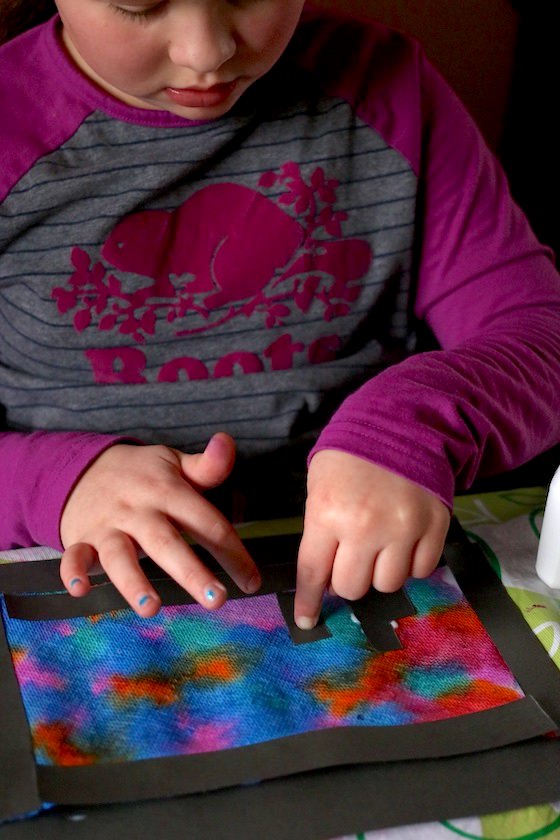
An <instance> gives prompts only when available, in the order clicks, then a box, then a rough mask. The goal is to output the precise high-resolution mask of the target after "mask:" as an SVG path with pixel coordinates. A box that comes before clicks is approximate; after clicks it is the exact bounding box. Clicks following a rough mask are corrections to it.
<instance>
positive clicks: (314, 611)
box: [294, 525, 338, 630]
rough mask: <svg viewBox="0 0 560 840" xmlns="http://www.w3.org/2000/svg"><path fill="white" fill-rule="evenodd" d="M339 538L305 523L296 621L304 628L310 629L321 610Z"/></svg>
mask: <svg viewBox="0 0 560 840" xmlns="http://www.w3.org/2000/svg"><path fill="white" fill-rule="evenodd" d="M337 548H338V540H337V539H336V538H335V537H333V536H330V535H329V534H327V533H326V529H320V528H318V529H315V528H313V527H312V526H311V525H306V526H305V527H304V530H303V537H302V540H301V543H300V547H299V553H298V561H297V580H296V595H295V600H294V621H295V623H296V625H297V626H298V627H299V628H300V629H301V630H311V629H312V628H313V627H315V625H316V624H317V621H318V620H319V615H320V613H321V602H322V600H323V595H324V594H325V589H326V588H327V586H328V585H329V582H330V579H331V570H332V567H333V563H334V558H335V555H336V550H337Z"/></svg>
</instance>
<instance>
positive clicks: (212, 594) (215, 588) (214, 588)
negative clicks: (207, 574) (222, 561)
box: [204, 581, 227, 603]
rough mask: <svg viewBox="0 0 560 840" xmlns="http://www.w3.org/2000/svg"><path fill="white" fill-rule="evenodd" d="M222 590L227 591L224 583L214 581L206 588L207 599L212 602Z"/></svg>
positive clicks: (205, 595)
mask: <svg viewBox="0 0 560 840" xmlns="http://www.w3.org/2000/svg"><path fill="white" fill-rule="evenodd" d="M220 592H227V589H226V588H225V586H224V585H223V584H221V583H218V581H214V583H213V584H212V585H211V586H209V587H208V589H206V590H205V592H204V597H205V598H206V600H207V601H210V603H212V602H213V601H215V600H216V598H217V597H218V595H219V593H220Z"/></svg>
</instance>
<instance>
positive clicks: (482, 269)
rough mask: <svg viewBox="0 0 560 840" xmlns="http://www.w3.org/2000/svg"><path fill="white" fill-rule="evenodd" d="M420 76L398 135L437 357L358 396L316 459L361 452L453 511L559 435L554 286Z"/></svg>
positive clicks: (538, 249)
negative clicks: (417, 111)
mask: <svg viewBox="0 0 560 840" xmlns="http://www.w3.org/2000/svg"><path fill="white" fill-rule="evenodd" d="M421 72H422V74H423V77H422V90H423V101H422V110H423V125H422V127H421V131H418V130H416V131H414V130H412V129H411V127H410V126H405V127H403V126H402V125H401V126H399V125H398V124H396V125H395V127H394V135H395V137H394V138H393V139H394V144H395V145H398V142H397V138H398V137H399V135H400V136H406V137H411V136H414V135H415V134H416V135H417V136H421V137H422V150H421V155H419V159H420V164H419V171H418V176H419V179H420V182H421V194H422V195H423V206H422V207H420V208H419V212H420V213H421V214H422V215H423V229H422V236H421V241H420V242H419V243H418V252H419V261H418V274H417V284H418V285H417V290H416V299H415V315H416V316H417V317H418V319H419V320H422V321H424V322H425V323H427V324H428V326H429V327H430V328H431V330H432V332H433V334H434V335H435V337H436V339H437V341H438V343H439V345H440V346H441V348H442V349H441V350H436V351H433V352H429V353H420V354H418V355H416V356H412V357H410V358H408V359H407V360H405V361H404V362H402V363H401V364H398V365H396V366H394V367H393V368H390V369H388V370H386V371H384V372H383V373H381V374H380V375H378V376H376V377H375V378H374V379H372V380H371V381H370V382H368V383H367V384H366V385H364V386H363V387H362V388H361V389H360V390H359V391H358V392H357V393H355V394H354V395H352V396H350V397H349V398H348V399H347V400H346V401H345V402H344V403H343V405H342V406H341V408H340V409H339V410H338V412H337V413H336V414H335V415H334V417H333V418H332V420H331V422H330V423H329V424H328V426H327V427H326V428H325V430H324V431H323V433H322V435H321V436H320V438H319V441H318V443H317V445H316V446H315V447H314V449H313V450H312V452H311V456H310V457H312V456H313V454H315V452H317V451H319V450H321V449H339V450H343V451H346V452H349V453H352V454H355V455H358V456H360V457H363V458H365V459H367V460H371V461H372V462H374V463H377V464H379V465H381V466H384V467H386V468H388V469H390V470H392V471H394V472H397V473H399V474H400V475H402V476H404V477H406V478H408V479H410V480H411V481H414V482H415V483H417V484H419V485H421V486H423V487H424V488H426V489H428V490H429V491H431V492H432V493H434V494H436V495H437V496H439V498H441V499H442V500H443V501H444V502H445V503H446V504H447V505H448V506H450V507H451V506H452V500H453V494H454V492H455V491H456V490H461V489H465V488H468V487H469V486H470V484H471V483H472V482H473V480H474V478H475V477H476V476H477V475H478V476H483V475H490V474H495V473H499V472H502V471H506V470H508V469H512V468H514V467H515V466H518V465H519V464H521V463H523V462H525V461H527V460H529V459H530V458H532V457H534V456H535V455H537V454H538V453H539V452H541V451H544V450H546V449H547V448H549V447H551V446H553V445H554V444H556V443H557V442H558V441H559V439H560V419H559V418H560V279H559V277H558V274H557V272H556V270H555V268H554V265H553V261H552V259H551V254H550V252H549V251H548V250H547V249H546V248H544V247H543V246H541V245H540V244H539V243H538V241H537V240H536V238H535V236H534V235H533V233H532V231H531V229H530V227H529V224H528V223H527V221H526V219H525V217H524V215H523V213H522V212H521V211H520V209H519V208H518V207H517V206H516V205H515V203H514V202H513V201H512V199H511V197H510V195H509V190H508V185H507V182H506V178H505V176H504V174H503V172H502V170H501V168H500V166H499V165H498V163H497V162H496V160H495V159H494V157H493V155H492V154H491V153H490V152H489V151H488V149H487V148H486V146H485V144H484V142H483V141H482V139H481V137H480V135H479V133H478V131H477V129H476V128H475V127H474V125H473V123H472V120H471V119H470V118H469V116H468V115H467V114H466V112H465V110H464V108H463V107H462V106H461V104H460V103H459V102H458V100H457V98H456V97H455V96H454V94H453V93H452V92H451V91H449V89H448V88H447V86H446V85H445V83H444V82H443V81H442V80H441V79H440V77H439V76H438V75H437V73H436V72H435V71H434V70H433V68H431V67H430V66H429V65H427V64H426V63H423V64H422V69H421ZM403 113H405V114H407V119H409V120H413V119H414V115H413V113H411V111H410V109H405V108H403ZM389 139H391V138H389ZM407 152H408V156H409V158H413V157H414V155H413V154H411V153H410V149H408V150H407Z"/></svg>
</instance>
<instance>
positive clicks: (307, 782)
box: [0, 524, 560, 840]
mask: <svg viewBox="0 0 560 840" xmlns="http://www.w3.org/2000/svg"><path fill="white" fill-rule="evenodd" d="M247 543H248V546H249V550H250V551H251V553H252V554H253V556H256V555H257V556H258V555H259V554H260V555H261V557H263V556H267V557H268V558H269V559H270V558H272V562H271V563H270V562H269V563H268V564H267V569H266V570H265V575H264V576H265V579H266V581H267V584H266V586H265V591H266V589H267V588H268V590H269V591H278V589H277V588H275V587H278V584H279V583H280V586H281V588H282V587H284V588H289V587H290V586H293V571H294V562H293V557H291V558H290V562H289V563H286V562H284V561H280V560H279V557H283V556H285V555H286V552H287V551H288V550H289V551H290V552H292V553H293V548H294V546H297V538H296V537H288V538H286V537H271V538H266V537H263V538H258V539H256V540H248V541H247ZM294 556H295V555H294ZM444 557H445V560H446V562H447V563H448V565H449V567H450V568H451V571H452V572H453V574H454V575H455V578H456V579H457V581H458V583H459V586H460V587H461V589H462V591H463V592H464V594H465V596H466V598H467V600H468V601H469V602H470V603H471V605H472V606H473V608H474V609H475V611H476V612H477V614H478V616H479V618H480V620H481V621H482V623H483V624H484V625H485V627H486V629H487V631H488V632H489V635H490V636H491V637H492V639H493V641H494V643H495V644H496V646H497V647H498V649H499V650H500V653H501V654H502V656H503V658H504V659H505V661H506V662H507V664H508V666H509V667H510V669H511V671H512V672H513V674H514V675H515V677H516V679H517V680H518V682H519V683H520V685H521V686H522V688H523V690H524V692H525V694H526V697H525V698H524V699H522V700H519V701H515V702H513V703H509V704H506V705H504V706H500V707H497V708H496V709H491V710H488V711H486V712H479V713H476V714H474V715H465V716H461V717H458V718H453V719H450V720H447V721H439V722H435V723H431V724H416V725H414V726H409V727H406V726H399V727H382V728H377V727H376V728H372V729H374V730H375V731H374V732H373V733H371V734H372V735H374V736H375V737H373V738H369V737H368V736H369V734H370V733H369V730H368V729H367V728H362V727H359V728H357V729H356V730H353V729H348V728H345V729H343V730H339V731H335V732H334V733H331V732H329V731H327V732H320V733H307V734H305V735H303V736H295V737H294V738H289V739H279V741H278V742H270V743H268V744H261V745H254V747H249V748H247V747H246V748H243V749H241V750H238V749H233V750H227V751H223V752H221V753H217V754H213V755H211V756H204V755H202V756H175V757H172V758H163V759H148V760H144V761H139V762H130V763H126V764H122V763H119V764H114V765H110V764H100V765H93V766H86V767H51V766H42V765H38V766H35V764H34V760H33V754H32V750H31V742H30V735H29V731H28V728H27V722H26V720H25V715H24V713H23V709H22V703H21V696H20V694H19V687H18V686H17V682H16V680H15V674H14V673H13V667H12V664H11V657H10V654H9V651H7V650H6V648H5V641H4V644H2V640H1V639H0V679H1V680H2V684H3V685H4V686H5V688H4V690H3V694H4V702H3V707H4V709H5V710H6V711H5V723H6V725H5V733H6V735H7V736H8V737H6V738H3V739H2V742H1V745H0V766H1V767H2V768H4V767H12V766H13V767H14V768H16V769H17V772H16V773H13V774H12V773H11V772H10V773H9V777H10V786H9V789H7V790H6V791H3V787H4V784H3V783H2V787H0V815H2V816H3V817H4V818H9V817H10V815H15V813H16V812H17V813H21V812H22V811H23V810H26V811H30V812H32V811H35V810H37V809H38V808H39V807H40V806H41V803H42V802H55V803H58V804H61V805H80V806H81V805H92V804H96V803H109V802H117V801H126V800H133V801H134V804H130V805H128V806H126V807H121V808H115V807H113V808H102V809H100V808H94V809H91V810H90V816H91V817H92V818H95V819H93V820H92V822H91V823H88V826H89V825H92V824H93V822H95V823H96V825H97V829H96V830H99V825H100V823H99V820H101V822H102V823H103V824H105V821H106V820H107V819H108V820H109V822H111V824H113V820H114V825H115V827H116V826H117V825H118V824H120V825H121V831H122V825H123V822H122V821H123V820H124V821H125V823H127V821H128V820H130V819H134V820H135V819H136V817H137V816H138V817H139V815H140V814H144V815H145V816H146V815H147V814H148V813H149V814H156V813H159V814H160V815H161V810H160V803H157V802H146V803H144V804H142V803H140V802H138V800H142V799H146V800H148V799H155V798H160V797H166V801H165V807H166V809H168V808H170V807H171V808H172V809H173V814H176V815H179V814H183V815H186V814H188V813H189V812H191V811H192V812H196V814H197V815H198V816H197V826H198V825H200V826H203V825H207V826H209V825H210V824H213V823H215V822H216V816H215V813H214V812H215V809H218V810H220V809H225V810H223V812H222V820H225V821H226V823H228V825H229V828H228V831H227V833H224V834H223V835H222V834H220V833H218V834H217V835H216V830H217V829H216V825H214V827H213V828H212V832H213V834H212V836H213V837H215V836H220V837H221V836H224V837H225V836H227V837H230V838H231V837H239V838H241V837H243V838H245V839H246V838H249V837H252V836H255V837H256V836H257V834H256V833H255V834H251V828H250V826H251V825H253V826H257V825H259V826H260V829H259V832H261V833H262V834H263V836H267V838H271V840H272V839H273V838H279V839H280V838H282V840H284V838H286V840H288V838H289V840H295V838H297V837H299V836H301V837H305V838H310V837H329V836H333V835H334V834H337V833H349V832H356V831H360V830H365V829H371V828H376V827H380V826H382V825H399V824H404V823H407V822H413V821H418V820H424V821H425V820H430V819H442V818H449V817H452V816H457V815H460V814H468V813H478V812H480V811H482V810H497V809H502V808H507V807H521V806H523V805H526V804H535V803H536V802H543V801H548V800H550V799H555V798H558V796H560V778H559V777H558V772H557V769H558V767H559V766H560V741H559V740H558V739H551V738H542V737H539V736H542V735H545V734H546V733H551V732H553V731H556V730H557V729H558V722H559V721H560V671H559V670H558V669H557V668H556V666H555V665H554V663H552V662H551V660H550V659H549V657H548V656H547V654H546V652H545V651H544V649H543V647H542V645H541V644H540V642H539V641H538V640H537V639H536V638H535V637H534V635H533V634H532V632H531V631H530V629H529V628H528V626H527V625H526V623H525V621H524V619H523V617H522V616H521V615H520V613H519V611H518V609H517V607H516V606H515V605H514V604H513V602H512V601H511V600H510V598H509V596H508V595H507V592H506V591H505V589H504V588H503V586H502V585H501V583H500V581H499V580H498V578H497V577H496V575H495V574H494V572H493V571H492V570H491V569H490V567H489V565H488V563H487V562H486V559H485V558H484V555H483V554H482V552H481V550H480V549H479V548H478V546H475V545H473V544H472V543H470V542H469V541H468V540H466V538H465V536H464V534H463V533H462V531H461V530H460V528H459V527H458V526H457V525H456V524H455V525H454V527H453V529H452V531H451V532H450V538H449V540H448V543H447V545H446V549H445V553H444ZM56 565H57V561H36V562H33V563H30V564H21V566H19V568H15V567H14V566H13V565H12V566H5V567H0V590H1V589H2V588H4V591H6V590H10V591H11V592H15V593H17V592H22V591H25V589H26V590H27V591H28V592H29V590H30V589H32V590H34V591H35V592H37V591H42V590H47V591H52V590H53V588H55V587H59V586H60V584H59V582H58V580H57V574H58V571H57V569H56V571H55V568H54V567H55V566H56ZM148 565H149V564H148ZM23 566H25V568H26V569H27V570H28V573H27V580H26V581H23V579H22V578H23V576H24V575H23V570H22V567H23ZM154 572H155V567H153V568H152V576H153V577H154V578H155V579H158V578H161V572H159V571H157V572H155V573H154ZM30 577H32V578H33V580H32V581H30ZM161 582H162V584H164V587H163V588H164V589H165V587H166V586H169V583H170V582H166V581H164V580H162V581H161ZM98 589H99V591H101V587H98ZM102 589H103V590H104V591H106V592H110V591H111V589H112V587H110V586H104V587H102ZM168 594H169V593H168ZM117 595H118V593H117ZM14 597H15V596H14ZM48 597H49V598H50V597H56V598H60V596H59V595H57V594H56V593H55V594H54V595H53V596H48ZM62 597H63V598H66V599H67V600H68V601H72V602H75V599H70V596H62ZM103 597H107V596H103ZM119 597H120V596H119ZM40 598H41V599H42V600H43V601H44V600H45V598H46V596H40ZM171 598H172V601H171V602H176V601H173V598H177V593H176V592H174V590H173V587H171ZM108 600H109V604H110V605H109V606H106V608H107V609H114V608H115V606H116V605H115V602H114V598H113V596H111V597H109V599H108ZM185 600H188V599H184V598H183V602H184V601H185ZM2 631H3V628H2ZM6 692H7V695H6ZM6 701H7V702H6ZM22 714H23V725H22ZM6 715H7V720H6ZM341 735H342V736H343V737H342V738H341V737H340V736H341ZM280 741H282V742H284V743H282V744H280ZM285 742H289V743H285ZM344 742H345V743H344ZM279 744H280V748H279ZM341 744H342V746H341ZM282 747H288V750H284V753H286V752H287V753H288V754H290V755H291V756H292V757H293V759H294V760H293V762H292V764H291V766H289V767H288V768H286V764H285V762H284V760H283V759H282V756H281V752H282ZM242 753H243V754H244V755H243V756H242V755H241V754H242ZM218 756H220V759H219V762H218V763H221V764H222V767H221V772H222V779H221V781H220V782H217V781H216V778H215V776H214V775H213V771H212V768H210V769H208V768H209V766H210V764H211V763H212V759H214V763H215V759H216V758H217V757H218ZM536 756H537V757H536ZM224 757H225V758H224ZM317 758H319V761H317ZM207 759H210V762H207V761H206V760H207ZM510 761H511V762H513V763H514V764H515V774H514V775H513V776H512V773H511V769H512V766H511V765H510V764H509V762H510ZM535 761H538V762H539V765H540V766H539V768H538V772H536V769H535V764H534V762H535ZM321 762H325V764H326V765H328V767H324V768H323V769H320V767H319V768H318V767H317V764H319V765H320V764H321ZM543 762H544V765H547V764H550V772H546V769H544V772H543ZM187 763H188V767H190V768H192V770H195V771H196V772H194V773H193V772H191V773H189V772H188V768H187ZM205 764H207V765H208V766H205ZM337 765H339V766H337ZM360 765H362V766H360ZM186 768H187V769H186ZM240 769H241V773H242V775H243V774H244V775H243V778H242V779H241V783H242V785H244V786H242V787H230V788H227V789H221V790H217V791H216V792H204V793H203V792H201V790H200V788H201V786H202V788H204V789H205V790H207V791H211V790H212V788H215V787H220V788H226V787H227V785H236V784H239V782H240V778H239V772H240ZM183 771H185V772H183ZM508 771H509V772H508ZM489 772H490V774H491V777H492V779H491V781H492V783H491V785H489V781H490V780H489V779H487V778H486V775H487V774H488V773H489ZM199 774H200V775H199ZM228 774H229V775H228ZM276 774H279V775H281V776H282V777H281V778H274V779H272V780H271V781H264V779H266V778H268V777H269V776H275V775H276ZM294 774H297V775H294ZM454 774H455V777H456V781H457V785H456V786H455V787H454V788H453V789H452V790H451V791H450V790H449V780H450V779H452V778H453V776H454ZM2 775H4V774H2ZM193 776H194V777H195V779H198V780H202V785H201V784H200V781H199V782H197V784H196V785H193V784H192V778H193ZM419 777H422V779H428V778H431V779H432V783H431V784H429V785H428V790H429V795H426V792H425V793H424V795H423V798H422V805H421V807H419V802H418V801H417V800H416V799H415V798H414V797H412V798H411V796H410V795H409V794H410V789H411V788H412V789H414V788H415V787H416V788H417V787H418V784H419V781H418V779H419ZM189 779H190V780H191V782H190V783H189ZM391 779H392V780H393V781H394V783H395V785H396V789H397V790H398V789H402V788H403V783H405V784H406V787H407V790H408V793H407V795H406V797H404V798H402V799H401V800H398V799H393V802H392V805H391V807H390V808H389V809H388V808H387V804H388V803H386V802H385V803H384V802H383V792H385V793H387V784H388V783H389V780H391ZM514 779H518V780H519V779H523V784H517V785H516V784H515V783H514ZM528 779H530V780H531V785H530V787H528V786H527V784H526V781H527V780H528ZM257 780H258V781H259V782H260V784H258V785H253V786H251V787H247V785H248V784H250V783H251V782H255V781H257ZM352 780H354V781H352ZM459 780H460V781H459ZM16 782H17V783H16ZM356 783H357V784H358V787H356V786H355V784H356ZM333 785H334V788H333ZM294 786H296V788H297V790H298V791H299V790H300V786H303V789H306V790H307V791H308V794H309V797H311V800H312V802H313V804H312V806H311V807H309V806H310V799H309V798H307V796H306V801H307V803H308V806H307V808H306V809H305V810H304V811H303V812H302V811H301V810H300V809H298V806H297V804H296V803H297V802H298V801H300V799H301V797H300V796H296V795H295V793H294ZM421 787H422V785H421ZM117 790H118V791H119V792H118V793H116V791H117ZM444 790H445V795H443V793H442V791H444ZM24 791H25V792H24ZM328 791H330V792H331V793H330V796H334V797H335V798H334V800H332V801H333V802H338V803H339V806H340V807H338V808H337V809H336V811H333V807H332V806H330V807H325V806H326V804H327V802H330V801H331V799H330V796H328V797H327V800H326V801H325V796H326V795H327V792H328ZM335 791H337V792H338V793H335ZM342 791H345V797H346V799H345V800H344V802H342V800H341V797H340V793H341V792H342ZM366 791H367V796H366V795H365V792H366ZM489 791H492V795H491V796H490V797H489V796H488V792H489ZM514 791H515V793H516V796H515V802H513V803H512V802H511V801H510V799H511V796H510V794H511V793H512V792H514ZM187 793H190V794H191V795H189V796H185V795H184V794H187ZM481 794H484V795H482V796H481ZM518 794H522V795H518ZM168 797H175V798H171V799H169V798H168ZM271 797H272V798H273V800H275V802H276V805H275V807H276V808H280V810H282V811H285V810H286V809H287V810H288V812H289V811H292V818H293V820H297V821H298V822H299V823H300V822H301V820H302V819H303V822H304V825H305V826H306V828H305V829H304V830H303V833H298V832H299V827H298V829H296V828H295V825H294V822H293V821H290V823H289V825H284V826H282V825H281V824H278V821H277V820H276V819H274V821H273V822H274V825H271V824H270V822H271V821H270V814H271V810H270V809H271V803H270V798H271ZM278 797H280V800H281V801H280V800H279V799H278ZM286 797H287V798H286ZM313 797H315V798H314V799H313ZM348 797H349V798H348ZM241 802H244V803H245V807H244V808H242V813H243V815H244V817H243V819H241V820H240V821H238V822H234V823H232V822H231V819H230V816H231V814H232V813H233V812H237V810H238V807H239V803H241ZM318 802H322V803H323V807H321V808H317V807H316V806H317V803H318ZM484 802H488V803H493V804H488V806H486V807H485V806H484V805H483V803H484ZM205 803H206V804H205ZM397 803H398V804H397ZM477 803H479V804H477ZM206 808H208V811H207V812H205V809H206ZM201 809H202V812H205V816H204V817H201ZM165 813H166V814H167V815H168V818H169V811H168V810H166V812H165ZM101 814H102V815H103V816H102V817H101ZM111 815H112V816H111ZM39 819H40V820H41V827H42V829H43V827H45V828H46V826H47V824H51V823H52V824H53V825H54V823H56V824H57V826H58V829H57V830H58V831H59V832H60V825H61V824H60V819H59V816H57V815H56V814H54V815H51V816H41V817H40V818H39ZM150 819H151V818H149V819H148V822H149V821H150ZM32 822H33V824H34V823H35V821H32ZM218 822H220V821H218ZM140 824H142V825H144V822H143V820H142V819H140V820H139V822H138V826H139V825H140ZM220 824H223V823H222V822H220ZM191 825H192V823H191ZM6 829H8V830H9V832H11V833H12V834H11V835H10V836H12V835H13V836H14V838H15V837H16V836H18V837H19V836H22V837H23V836H30V835H26V834H25V832H26V828H25V824H24V823H20V824H18V825H17V827H16V826H15V825H12V826H9V827H5V828H4V830H6ZM104 830H105V829H104ZM156 830H157V826H156V825H155V824H152V828H151V831H148V830H146V833H145V834H144V833H142V834H138V835H135V836H142V837H144V836H145V837H148V836H150V834H152V835H153V831H156ZM14 832H16V833H14ZM22 832H23V833H22ZM118 833H119V832H118V831H116V830H115V833H114V834H111V835H109V836H115V837H117V836H118ZM42 836H45V837H47V835H45V834H43V835H42ZM53 836H55V835H53ZM56 836H57V837H59V836H62V835H60V833H57V834H56ZM88 836H89V835H88ZM91 836H92V837H93V836H94V834H92V835H91ZM105 836H107V834H105ZM199 836H200V837H203V836H208V835H204V834H197V833H192V834H191V832H190V831H189V837H193V838H194V837H199Z"/></svg>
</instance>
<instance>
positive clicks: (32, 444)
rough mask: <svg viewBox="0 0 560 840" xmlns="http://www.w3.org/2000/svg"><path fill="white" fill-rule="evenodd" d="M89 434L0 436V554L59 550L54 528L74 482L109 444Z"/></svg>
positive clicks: (115, 440)
mask: <svg viewBox="0 0 560 840" xmlns="http://www.w3.org/2000/svg"><path fill="white" fill-rule="evenodd" d="M121 441H123V438H119V437H116V436H112V435H100V434H93V433H90V432H76V433H72V432H31V433H29V434H25V433H19V432H1V433H0V467H1V468H0V499H2V514H1V516H0V549H7V548H19V547H22V546H31V545H48V546H51V547H52V548H56V549H61V548H62V544H61V542H60V534H59V522H60V517H61V515H62V511H63V508H64V505H65V503H66V500H67V498H68V496H69V494H70V491H71V490H72V488H73V486H74V485H75V483H76V481H77V480H78V478H79V477H80V475H81V474H82V473H83V472H84V470H85V469H87V467H88V466H89V464H91V462H92V461H93V460H94V459H95V458H97V456H98V455H100V454H101V453H102V452H103V451H104V450H105V449H107V448H108V447H109V446H112V445H113V444H114V443H118V442H121Z"/></svg>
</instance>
